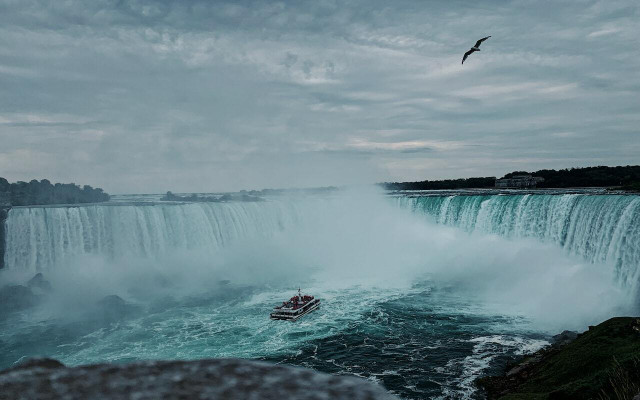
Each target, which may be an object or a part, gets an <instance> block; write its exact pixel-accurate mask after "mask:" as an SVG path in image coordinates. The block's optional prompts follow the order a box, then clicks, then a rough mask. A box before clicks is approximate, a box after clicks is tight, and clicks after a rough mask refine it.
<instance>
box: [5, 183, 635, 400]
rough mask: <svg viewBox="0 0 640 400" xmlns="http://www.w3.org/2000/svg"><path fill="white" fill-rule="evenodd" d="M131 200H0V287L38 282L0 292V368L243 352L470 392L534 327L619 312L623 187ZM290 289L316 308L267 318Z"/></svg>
mask: <svg viewBox="0 0 640 400" xmlns="http://www.w3.org/2000/svg"><path fill="white" fill-rule="evenodd" d="M136 199H137V200H136V201H129V200H127V201H112V202H108V203H103V204H91V205H84V206H69V207H63V206H60V207H57V206H50V207H15V208H13V209H11V210H10V211H9V214H8V218H7V220H6V221H5V232H6V237H5V256H4V265H5V267H4V268H3V269H2V270H0V290H4V289H3V287H16V285H20V286H23V287H24V286H26V285H27V281H28V280H29V279H30V278H32V277H33V276H34V275H35V274H36V273H42V274H43V277H44V279H46V280H47V281H48V282H49V283H50V286H51V289H50V290H48V289H47V290H41V289H39V288H34V289H33V292H34V297H33V298H32V299H28V300H29V301H28V302H27V303H26V304H23V303H21V302H20V301H21V300H20V298H17V297H16V298H15V299H11V300H12V301H10V302H7V303H5V304H3V306H2V307H0V367H1V368H4V367H8V366H11V365H14V363H16V362H18V361H19V360H21V359H23V358H25V357H32V356H48V357H53V358H56V359H58V360H60V361H62V362H63V363H65V364H67V365H79V364H88V363H94V362H105V361H107V362H127V361H131V360H139V359H200V358H210V357H242V358H251V359H259V360H268V361H273V362H282V363H286V364H292V365H300V366H306V367H310V368H313V369H316V370H319V371H324V372H331V373H339V374H351V375H356V376H361V377H365V378H367V379H370V380H372V381H375V382H378V383H380V384H382V385H383V386H385V387H386V388H387V389H388V390H390V391H391V392H393V393H395V394H396V395H398V396H399V397H400V398H403V399H424V398H439V399H450V398H455V399H480V398H482V396H481V394H480V393H478V392H477V391H476V388H475V386H474V384H473V381H474V379H476V378H477V377H479V376H483V375H486V374H491V373H495V372H498V371H500V370H501V368H502V367H504V365H505V364H506V363H507V362H508V361H509V360H510V359H511V357H513V356H515V355H519V354H523V353H526V352H528V351H532V350H536V349H538V348H540V347H542V346H544V345H545V344H547V343H548V341H549V340H550V337H551V335H553V334H556V333H558V332H560V331H562V330H564V329H575V330H582V329H586V327H587V326H588V325H590V324H594V323H597V322H601V321H602V320H604V319H606V318H609V317H611V316H615V315H629V314H631V313H637V305H636V300H635V299H636V296H635V292H636V283H637V281H638V279H639V278H638V264H639V263H640V258H639V257H640V217H639V214H640V197H639V196H631V195H629V196H624V195H593V194H567V193H564V194H562V193H560V194H553V195H551V194H550V195H546V194H545V195H526V194H525V195H518V194H514V195H499V194H491V193H483V194H471V195H469V194H468V193H462V192H460V193H458V192H449V193H448V194H447V195H438V196H433V195H424V196H408V195H400V196H398V195H396V194H392V195H391V196H389V194H386V193H378V192H373V191H367V190H360V191H348V190H345V191H342V192H340V193H337V194H335V195H327V196H309V195H307V196H292V197H287V196H273V197H267V198H265V201H257V202H226V203H189V202H176V203H169V202H158V201H154V200H153V199H146V198H145V196H144V195H139V196H138V197H137V198H136ZM145 199H146V200H145ZM138 200H139V201H138ZM12 285H13V286H12ZM298 287H301V288H302V290H303V291H304V292H306V293H308V294H312V295H314V296H316V297H317V298H319V299H320V300H321V307H320V309H318V310H316V311H314V312H313V313H310V314H309V315H306V316H305V317H303V318H302V319H301V320H300V321H297V322H295V323H289V322H286V321H285V322H282V321H272V320H270V319H269V317H268V315H269V312H270V311H271V309H272V307H273V306H274V305H276V304H279V303H281V302H282V301H283V300H285V299H287V298H289V297H291V296H292V295H293V294H294V293H295V292H296V291H297V289H298ZM45 289H46V288H45ZM4 293H5V292H3V296H5V295H4ZM12 293H13V292H12ZM3 298H5V297H3Z"/></svg>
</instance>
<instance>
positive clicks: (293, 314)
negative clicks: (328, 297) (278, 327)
mask: <svg viewBox="0 0 640 400" xmlns="http://www.w3.org/2000/svg"><path fill="white" fill-rule="evenodd" d="M318 307H320V300H318V299H316V298H314V297H313V296H307V295H306V294H305V295H302V294H301V293H300V289H298V294H297V295H296V296H293V297H292V298H290V299H289V301H285V302H283V303H282V305H281V306H276V307H274V308H273V312H272V313H271V319H284V320H288V321H295V320H297V319H298V318H300V317H302V316H303V315H305V314H309V313H310V312H311V311H313V310H315V309H316V308H318Z"/></svg>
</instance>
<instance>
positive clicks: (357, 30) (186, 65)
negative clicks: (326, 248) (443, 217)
mask: <svg viewBox="0 0 640 400" xmlns="http://www.w3.org/2000/svg"><path fill="white" fill-rule="evenodd" d="M639 21H640V2H639V1H637V0H624V1H619V0H601V1H594V0H577V1H540V0H531V1H528V0H516V1H477V0H470V1H452V0H442V1H418V0H416V1H393V2H389V1H372V0H362V1H333V0H313V1H309V2H303V1H291V2H275V1H273V2H268V1H255V2H254V1H233V2H231V1H229V2H224V1H195V0H194V1H190V0H187V1H185V0H181V1H177V0H176V1H151V0H148V1H145V0H140V1H127V0H121V1H111V0H99V1H90V2H89V1H80V0H78V1H74V0H66V1H32V0H0V176H4V177H6V178H7V179H9V180H10V181H15V180H30V179H33V178H37V179H41V178H48V179H50V180H52V181H62V182H75V183H78V184H91V185H93V186H100V187H103V188H104V189H105V190H106V191H108V192H110V193H132V192H135V193H150V192H164V191H167V190H173V191H177V192H181V191H226V190H239V189H261V188H267V187H294V186H321V185H332V184H335V185H343V184H357V183H372V182H378V181H387V180H394V181H397V180H424V179H440V178H455V177H471V176H494V175H497V176H501V175H503V174H504V173H506V172H509V171H512V170H536V169H542V168H566V167H577V166H588V165H603V164H605V165H626V164H640V22H639ZM487 35H492V37H491V38H490V39H489V40H487V41H486V42H484V43H483V45H482V51H481V52H479V53H475V54H473V55H471V56H470V57H469V59H468V60H467V61H466V62H465V64H464V65H461V64H460V61H461V58H462V55H463V53H464V52H465V51H466V50H468V49H469V48H470V47H471V46H472V45H473V44H474V43H475V41H476V40H477V39H479V38H481V37H483V36H487Z"/></svg>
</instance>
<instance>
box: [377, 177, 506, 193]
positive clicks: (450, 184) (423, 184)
mask: <svg viewBox="0 0 640 400" xmlns="http://www.w3.org/2000/svg"><path fill="white" fill-rule="evenodd" d="M495 182H496V177H495V176H487V177H484V178H467V179H445V180H442V181H420V182H385V183H382V184H381V185H382V187H384V188H385V189H387V190H449V189H471V188H491V187H494V186H495Z"/></svg>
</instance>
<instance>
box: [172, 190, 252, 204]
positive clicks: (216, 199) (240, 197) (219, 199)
mask: <svg viewBox="0 0 640 400" xmlns="http://www.w3.org/2000/svg"><path fill="white" fill-rule="evenodd" d="M160 200H161V201H190V202H204V203H224V202H227V201H264V199H263V198H261V197H258V196H252V195H249V194H247V193H246V192H245V193H242V192H241V193H240V194H237V195H233V194H230V193H226V194H223V195H222V196H198V195H197V194H195V193H193V194H190V195H189V196H179V195H177V194H173V193H172V192H171V191H169V192H167V194H166V195H164V196H162V197H161V198H160Z"/></svg>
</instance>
